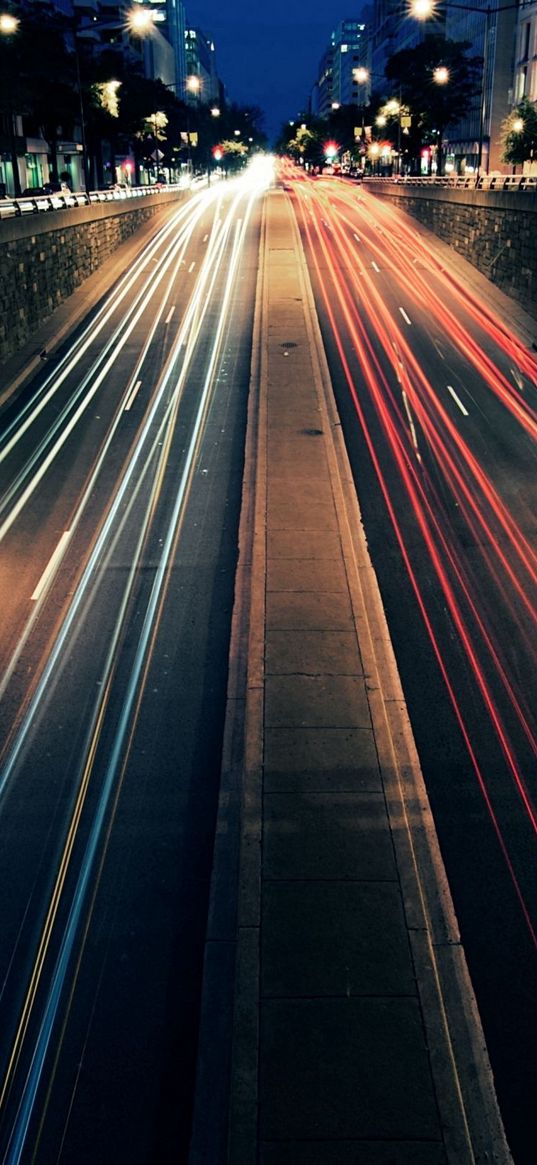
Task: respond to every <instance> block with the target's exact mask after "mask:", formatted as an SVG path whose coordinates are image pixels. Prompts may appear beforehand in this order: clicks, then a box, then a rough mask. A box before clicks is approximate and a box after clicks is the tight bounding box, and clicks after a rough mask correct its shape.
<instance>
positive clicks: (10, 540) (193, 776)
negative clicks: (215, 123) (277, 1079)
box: [0, 167, 537, 1165]
mask: <svg viewBox="0 0 537 1165" xmlns="http://www.w3.org/2000/svg"><path fill="white" fill-rule="evenodd" d="M283 178H284V180H285V188H286V193H285V195H284V196H285V197H288V198H290V199H291V200H292V205H293V207H294V209H295V213H296V217H297V222H298V225H299V228H300V232H301V236H302V240H303V244H304V250H305V255H306V260H307V263H308V267H309V271H310V275H311V280H312V285H313V290H314V294H315V298H316V304H317V310H318V314H319V320H320V324H321V329H322V333H323V339H324V343H325V347H326V351H327V355H328V360H329V365H330V371H331V376H332V380H333V385H334V391H335V394H336V399H337V403H338V409H339V414H340V418H341V423H342V425H343V429H344V434H345V439H346V444H347V448H348V451H349V456H350V460H351V465H352V470H353V474H354V477H355V482H356V489H357V493H358V497H359V502H360V507H361V512H362V515H363V521H364V526H365V531H366V536H367V541H368V545H369V548H370V552H371V555H372V558H373V562H374V566H375V569H376V571H377V575H378V578H379V583H380V587H381V592H382V597H383V601H384V604H385V609H386V615H387V619H388V623H389V628H390V632H391V635H392V639H393V643H394V647H395V652H396V656H397V661H398V665H399V669H400V673H401V677H402V681H403V687H404V691H405V696H406V699H407V703H408V708H409V713H410V717H411V721H412V726H413V730H414V734H415V738H416V743H417V746H418V751H419V755H420V760H421V764H422V767H423V772H424V776H425V780H426V785H427V789H428V793H429V798H430V801H431V806H432V809H433V813H434V818H435V822H436V827H437V830H438V835H439V840H440V845H441V849H442V853H443V857H444V861H445V864H446V869H447V874H448V879H449V883H450V886H451V890H452V893H453V897H454V901H455V907H456V911H457V915H458V919H459V923H460V926H461V932H462V937H463V942H464V946H465V950H466V954H467V958H468V962H469V966H470V971H471V975H472V979H473V983H474V987H475V990H476V994H477V998H478V1003H479V1007H480V1011H481V1016H482V1020H483V1025H484V1029H485V1034H486V1038H487V1043H488V1047H489V1052H490V1056H491V1060H492V1065H493V1069H494V1073H495V1079H496V1083H497V1088H498V1094H499V1100H500V1105H501V1109H502V1114H503V1116H504V1120H505V1123H506V1129H507V1134H508V1139H509V1141H510V1144H511V1147H512V1149H513V1152H514V1155H515V1160H516V1163H517V1165H529V1163H530V1161H533V1160H534V1136H533V1107H534V1097H535V1095H536V1092H537V1051H536V1040H535V1032H536V1030H537V1022H536V1021H537V1014H536V1011H537V1006H536V999H537V959H536V955H537V877H536V863H535V832H536V822H537V816H536V797H537V790H536V783H537V763H536V761H537V723H536V709H537V668H536V655H537V637H536V634H535V624H536V608H537V586H536V583H537V556H536V551H535V509H536V506H535V503H536V496H535V483H536V481H537V473H536V468H537V467H536V455H535V437H536V435H537V413H536V405H537V395H536V388H537V361H536V359H535V357H534V355H533V354H532V353H531V352H530V351H529V350H528V348H526V347H525V346H524V345H523V344H522V343H521V342H520V341H519V340H518V339H517V337H516V335H514V334H513V333H512V331H511V330H510V329H509V326H508V325H507V324H506V322H505V321H502V320H500V319H498V318H497V317H496V316H495V315H494V312H493V310H492V309H491V308H490V306H489V305H488V304H487V303H485V302H481V301H479V299H478V298H477V296H476V295H475V293H474V292H472V290H471V289H470V288H469V287H468V286H467V285H466V284H465V283H464V282H463V281H462V280H459V279H458V278H457V277H456V276H455V275H454V273H453V272H454V266H453V267H452V266H450V267H449V268H448V267H447V266H444V264H443V262H442V260H441V259H440V258H439V257H438V255H437V253H436V252H435V250H434V248H430V247H428V246H426V245H425V244H424V241H423V234H422V233H421V232H420V231H418V230H417V229H414V228H413V227H412V225H409V220H407V219H403V218H402V217H401V216H399V215H398V214H397V212H396V211H395V210H394V209H393V208H392V206H391V205H390V204H389V203H388V202H384V201H382V200H380V199H376V198H375V197H374V195H373V194H372V193H371V192H370V191H369V190H368V189H367V188H366V187H365V186H361V185H355V184H353V183H350V182H343V181H341V180H338V179H331V178H321V179H318V180H315V181H312V180H307V179H305V178H304V177H303V176H302V175H300V173H299V172H298V171H297V170H296V168H291V167H289V168H288V169H287V170H284V173H283ZM266 182H267V177H266V173H265V172H264V171H263V172H262V173H258V175H257V176H256V177H254V178H252V179H250V178H245V179H244V180H240V181H239V180H237V181H231V180H230V181H228V182H225V183H224V182H223V183H221V184H219V185H214V186H212V187H211V188H210V189H209V190H204V191H200V192H198V193H196V194H195V195H193V196H192V197H191V198H190V200H189V201H188V202H186V203H181V204H180V206H179V209H178V210H177V213H176V214H175V215H174V216H173V218H172V219H170V220H169V221H168V222H167V223H166V225H165V226H164V227H162V229H161V230H160V231H158V233H156V234H155V237H154V238H153V239H152V240H151V242H150V243H149V244H148V245H147V246H146V248H145V249H144V251H143V252H142V253H141V254H140V256H139V258H138V259H137V261H136V262H135V263H134V264H133V266H132V268H131V269H129V270H128V271H126V272H125V273H124V274H123V276H122V277H121V279H120V280H119V282H118V283H117V284H115V286H114V287H112V288H111V289H110V292H109V294H107V296H106V297H105V299H104V300H103V301H101V303H100V304H99V305H97V307H96V308H95V310H94V311H93V312H92V313H91V315H90V316H89V317H88V318H87V319H86V320H85V321H84V322H83V324H82V325H81V326H80V327H79V328H78V330H77V332H76V333H75V334H74V335H73V336H72V337H71V338H70V340H69V342H68V343H66V344H64V346H63V348H62V350H61V352H60V353H59V356H58V357H57V358H56V359H55V360H54V361H53V362H52V363H51V364H50V365H44V367H43V369H42V371H41V373H40V375H39V376H38V377H36V378H35V379H34V380H33V382H32V383H31V385H29V386H28V387H27V388H26V389H25V391H24V393H22V394H21V395H20V396H19V397H18V398H17V399H16V400H15V401H14V402H13V403H12V404H11V406H10V407H9V408H5V409H4V410H3V413H2V422H3V427H2V435H1V438H0V541H1V546H2V553H1V557H0V599H1V603H2V613H3V619H2V636H1V637H0V663H1V667H0V677H1V679H0V695H1V702H0V732H1V754H0V761H1V769H0V828H1V831H2V848H1V857H0V919H1V933H2V943H1V944H0V982H1V984H2V989H1V994H0V1108H1V1110H2V1123H1V1126H0V1160H1V1161H2V1162H6V1163H9V1165H18V1163H19V1162H20V1163H22V1165H26V1163H29V1162H34V1161H35V1162H37V1163H38V1165H45V1163H46V1165H48V1163H49V1162H54V1163H56V1162H58V1163H62V1165H66V1163H71V1162H76V1163H77V1165H85V1163H88V1165H89V1163H90V1162H91V1163H92V1165H94V1163H95V1162H96V1161H99V1162H102V1163H103V1165H105V1163H108V1162H110V1163H112V1162H114V1163H116V1162H125V1163H128V1165H138V1163H139V1165H142V1163H144V1165H147V1163H148V1162H153V1161H155V1162H156V1161H158V1162H159V1165H160V1163H166V1162H172V1161H173V1162H174V1163H177V1162H183V1161H185V1162H186V1160H187V1152H188V1136H189V1124H190V1115H191V1106H192V1092H193V1079H194V1068H195V1056H196V1039H197V1022H198V1009H199V998H200V978H201V960H202V956H203V941H204V934H205V924H206V912H207V900H208V890H209V879H210V873H211V856H212V846H213V840H214V837H213V834H214V823H215V814H216V807H217V799H218V783H219V763H220V748H221V737H222V726H223V716H224V702H225V693H226V680H227V659H228V645H229V629H230V619H231V609H232V602H233V585H234V573H235V566H236V560H237V531H238V520H239V510H240V498H241V485H242V469H243V455H244V433H245V426H246V407H247V399H248V384H249V374H250V354H251V344H252V332H253V323H254V310H255V295H256V280H257V272H258V247H259V238H260V230H261V216H262V205H263V191H264V189H265V185H266ZM280 196H283V195H280ZM455 262H456V260H454V263H455ZM89 1130H91V1133H90V1134H89Z"/></svg>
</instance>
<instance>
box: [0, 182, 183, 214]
mask: <svg viewBox="0 0 537 1165" xmlns="http://www.w3.org/2000/svg"><path fill="white" fill-rule="evenodd" d="M190 184H191V183H190V180H189V181H188V183H186V182H175V183H169V184H167V185H164V184H163V185H158V186H120V187H110V189H107V190H90V191H88V192H86V191H76V192H75V193H74V194H71V193H65V194H63V193H62V194H60V193H58V194H33V195H31V196H30V197H26V198H3V199H1V200H0V220H1V219H4V218H22V217H23V216H25V215H27V214H41V213H42V212H44V211H47V212H48V211H54V210H70V209H71V208H72V207H76V206H92V205H93V204H94V203H98V202H117V201H120V202H121V201H123V200H124V199H130V198H144V197H145V196H146V195H148V194H160V193H161V192H166V191H167V190H185V189H186V188H187V187H188V186H190Z"/></svg>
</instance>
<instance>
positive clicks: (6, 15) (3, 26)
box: [0, 12, 20, 36]
mask: <svg viewBox="0 0 537 1165" xmlns="http://www.w3.org/2000/svg"><path fill="white" fill-rule="evenodd" d="M19 24H20V20H18V19H17V17H16V16H12V15H11V13H10V12H1V13H0V33H1V35H2V36H12V35H13V33H14V32H16V31H17V29H18V27H19Z"/></svg>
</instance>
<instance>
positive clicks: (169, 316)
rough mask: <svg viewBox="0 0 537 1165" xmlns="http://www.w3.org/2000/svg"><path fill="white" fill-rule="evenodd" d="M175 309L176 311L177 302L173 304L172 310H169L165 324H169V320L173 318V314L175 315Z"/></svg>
mask: <svg viewBox="0 0 537 1165" xmlns="http://www.w3.org/2000/svg"><path fill="white" fill-rule="evenodd" d="M174 311H175V304H174V305H173V307H171V308H170V310H169V312H168V315H167V316H166V319H165V320H164V323H165V324H169V322H170V320H171V318H172V315H173V313H174Z"/></svg>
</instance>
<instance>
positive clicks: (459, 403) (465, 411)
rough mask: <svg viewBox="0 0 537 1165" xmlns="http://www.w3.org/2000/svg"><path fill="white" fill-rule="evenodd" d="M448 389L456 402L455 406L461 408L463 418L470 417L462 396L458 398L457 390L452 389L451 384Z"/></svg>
mask: <svg viewBox="0 0 537 1165" xmlns="http://www.w3.org/2000/svg"><path fill="white" fill-rule="evenodd" d="M447 389H448V392H450V393H451V395H452V397H453V400H454V401H455V404H456V405H458V406H459V408H460V410H461V413H462V415H463V417H468V416H469V415H470V414H469V412H468V409H465V407H464V405H463V403H462V400H461V398H460V396H457V393H456V392H455V389H454V388H452V386H451V384H448V386H447Z"/></svg>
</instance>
